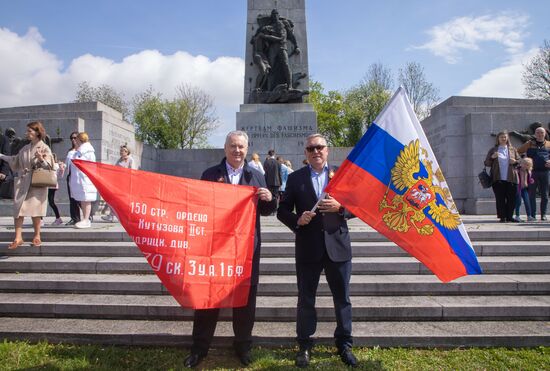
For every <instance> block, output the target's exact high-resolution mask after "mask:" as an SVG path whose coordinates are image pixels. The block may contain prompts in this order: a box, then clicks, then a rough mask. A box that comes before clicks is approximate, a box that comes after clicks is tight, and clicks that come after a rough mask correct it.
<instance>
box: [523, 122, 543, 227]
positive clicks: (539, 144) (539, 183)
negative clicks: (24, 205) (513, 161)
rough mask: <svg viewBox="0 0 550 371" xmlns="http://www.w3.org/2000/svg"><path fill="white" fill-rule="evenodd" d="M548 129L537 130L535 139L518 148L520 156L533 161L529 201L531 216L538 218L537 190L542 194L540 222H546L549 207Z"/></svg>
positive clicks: (539, 128) (540, 128)
mask: <svg viewBox="0 0 550 371" xmlns="http://www.w3.org/2000/svg"><path fill="white" fill-rule="evenodd" d="M545 138H546V129H544V128H543V127H538V128H536V129H535V139H533V140H530V141H528V142H526V143H524V144H523V145H522V146H521V147H519V148H518V152H519V153H520V154H524V153H525V154H527V157H529V158H531V159H532V160H533V172H532V173H531V175H532V176H533V180H534V182H533V184H530V185H529V201H530V202H531V216H532V217H533V218H536V216H537V189H538V190H539V192H540V220H541V221H546V220H547V219H546V208H547V206H548V170H549V169H550V141H548V140H546V139H545Z"/></svg>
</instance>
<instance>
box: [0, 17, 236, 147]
mask: <svg viewBox="0 0 550 371" xmlns="http://www.w3.org/2000/svg"><path fill="white" fill-rule="evenodd" d="M43 42H44V39H43V37H42V36H41V35H40V33H39V32H38V30H37V29H36V28H30V29H29V30H28V32H27V33H26V34H25V35H23V36H19V35H17V34H16V33H13V32H11V31H10V30H8V29H6V28H0V56H1V58H0V81H1V82H2V83H1V84H0V107H11V106H26V105H37V104H51V103H64V102H70V101H72V100H74V97H75V93H76V87H77V85H78V83H79V82H82V81H88V82H90V83H91V84H92V85H100V84H108V85H110V86H112V87H114V88H115V89H116V90H118V91H121V92H123V93H124V95H125V98H126V99H128V100H129V99H131V98H132V97H133V96H134V95H135V94H137V93H140V92H143V91H144V90H145V89H147V88H148V87H149V86H152V87H153V89H155V90H156V91H159V92H160V93H162V94H163V96H164V97H167V98H169V97H172V96H173V94H174V92H175V88H176V87H177V86H178V85H180V84H183V83H187V84H190V85H194V86H197V87H199V88H201V89H202V90H204V91H205V92H206V93H208V94H209V95H211V96H212V97H213V98H214V104H215V106H216V110H217V112H218V115H219V116H220V120H221V121H222V125H221V128H220V129H218V131H220V132H227V131H229V130H233V129H234V128H235V111H236V110H238V107H239V104H240V103H242V99H243V84H244V61H243V60H242V59H240V58H234V57H220V58H217V59H215V60H210V59H208V58H207V57H204V56H201V55H199V56H193V55H190V54H189V53H186V52H183V51H179V52H176V53H174V54H172V55H163V54H162V53H160V52H159V51H157V50H144V51H141V52H139V53H136V54H132V55H129V56H127V57H125V58H124V59H123V60H122V61H121V62H115V61H113V60H110V59H107V58H103V57H100V56H94V55H91V54H85V55H82V56H80V57H78V58H76V59H74V60H72V61H70V63H69V64H68V68H66V69H64V68H63V62H62V61H61V60H59V58H58V57H57V56H55V55H54V54H52V53H50V52H48V51H47V50H45V49H44V48H43V47H42V43H43ZM212 144H216V145H218V144H220V143H212Z"/></svg>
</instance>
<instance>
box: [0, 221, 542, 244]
mask: <svg viewBox="0 0 550 371" xmlns="http://www.w3.org/2000/svg"><path fill="white" fill-rule="evenodd" d="M12 228H13V227H11V228H10V227H8V228H1V230H0V242H9V241H11V240H12V239H13V230H12ZM350 231H351V232H350V235H351V240H352V241H355V242H357V241H369V242H380V241H388V239H387V238H386V237H384V236H382V235H381V234H380V233H378V232H376V231H375V230H373V229H372V228H370V227H368V226H367V225H364V224H362V225H356V226H351V227H350ZM468 235H469V236H470V239H471V240H472V241H473V242H474V243H475V242H476V241H548V240H550V225H548V223H533V224H531V223H516V224H507V225H506V228H503V227H502V226H494V225H493V224H486V225H483V229H482V228H480V226H478V225H473V226H471V227H470V228H469V229H468ZM23 238H24V239H25V240H27V241H31V239H32V228H30V226H27V227H26V228H24V230H23ZM42 240H43V241H45V242H52V241H106V242H117V241H131V239H130V237H129V236H128V234H127V233H126V232H125V231H124V230H123V229H122V227H121V226H120V225H118V224H112V223H103V222H98V223H95V222H94V223H93V224H92V228H90V229H84V230H78V229H75V228H72V227H65V226H62V227H49V226H48V227H45V228H43V230H42ZM293 241H294V234H293V233H291V232H290V230H288V229H287V228H286V227H284V226H282V225H279V226H276V227H271V228H263V229H262V242H293Z"/></svg>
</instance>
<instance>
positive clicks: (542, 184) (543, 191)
mask: <svg viewBox="0 0 550 371" xmlns="http://www.w3.org/2000/svg"><path fill="white" fill-rule="evenodd" d="M532 175H533V180H534V181H535V182H534V183H533V184H529V201H531V216H532V217H533V218H535V217H536V216H537V188H538V190H539V192H540V215H541V216H545V215H546V208H547V206H548V171H533V174H532Z"/></svg>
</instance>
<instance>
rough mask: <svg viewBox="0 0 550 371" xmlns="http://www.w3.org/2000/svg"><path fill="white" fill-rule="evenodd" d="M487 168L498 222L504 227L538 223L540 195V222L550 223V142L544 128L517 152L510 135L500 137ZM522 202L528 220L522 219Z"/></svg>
mask: <svg viewBox="0 0 550 371" xmlns="http://www.w3.org/2000/svg"><path fill="white" fill-rule="evenodd" d="M484 164H485V166H487V167H489V168H490V175H491V180H492V188H493V192H494V194H495V201H496V211H497V218H498V219H499V221H500V222H501V223H506V222H511V223H518V222H522V221H528V222H533V221H536V220H537V195H540V220H541V221H547V216H546V211H547V206H548V192H549V187H548V175H549V171H550V141H549V140H548V133H547V131H546V129H545V128H544V127H542V125H541V126H538V127H537V128H536V129H535V132H534V136H533V138H531V139H528V140H527V141H526V142H525V143H524V144H523V145H521V146H520V147H519V148H517V149H516V148H515V147H514V146H513V145H512V144H511V142H510V137H509V135H508V132H507V131H502V132H500V133H498V134H497V137H496V143H495V145H494V146H493V147H492V148H491V149H489V151H488V152H487V156H486V158H485V162H484ZM522 201H523V205H524V208H525V214H526V219H525V220H524V219H522V218H521V217H520V210H521V204H522Z"/></svg>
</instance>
